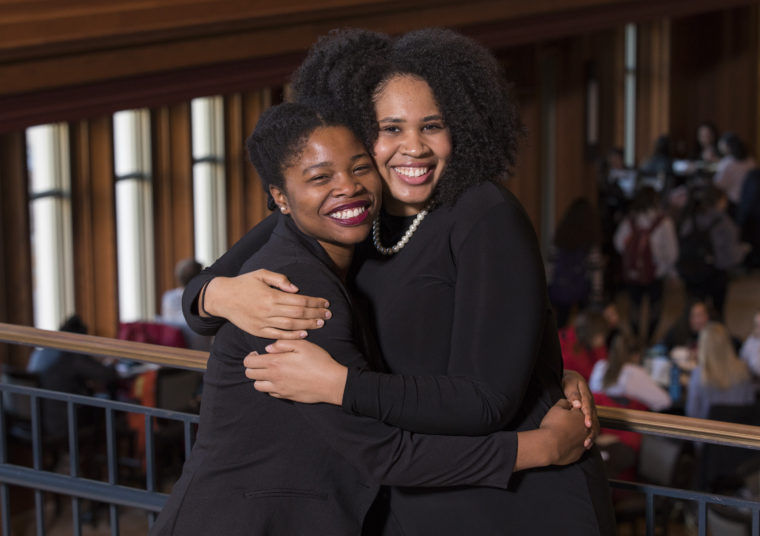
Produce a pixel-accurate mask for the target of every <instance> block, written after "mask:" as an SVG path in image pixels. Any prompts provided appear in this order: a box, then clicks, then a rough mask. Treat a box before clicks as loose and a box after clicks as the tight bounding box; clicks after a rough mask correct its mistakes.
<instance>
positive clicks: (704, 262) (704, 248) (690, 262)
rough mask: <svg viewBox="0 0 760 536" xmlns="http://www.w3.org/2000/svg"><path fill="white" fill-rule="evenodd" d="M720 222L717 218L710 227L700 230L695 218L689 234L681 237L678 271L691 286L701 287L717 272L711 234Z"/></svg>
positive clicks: (692, 220)
mask: <svg viewBox="0 0 760 536" xmlns="http://www.w3.org/2000/svg"><path fill="white" fill-rule="evenodd" d="M718 220H719V218H715V219H714V220H713V221H712V222H710V224H709V225H707V226H706V227H704V228H700V227H699V226H698V225H697V219H696V217H693V218H692V219H691V229H690V230H689V232H688V233H685V234H681V235H680V236H679V240H678V251H679V253H678V262H676V269H677V270H678V273H679V274H680V275H681V277H682V278H683V280H684V281H685V282H686V283H688V284H689V285H701V284H703V283H705V282H706V281H707V280H708V279H710V277H712V276H713V275H714V274H715V272H716V271H717V268H715V251H714V250H713V242H712V238H711V237H710V234H711V232H712V229H713V227H715V225H716V224H717V223H718Z"/></svg>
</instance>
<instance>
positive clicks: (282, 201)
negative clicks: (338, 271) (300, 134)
mask: <svg viewBox="0 0 760 536" xmlns="http://www.w3.org/2000/svg"><path fill="white" fill-rule="evenodd" d="M283 176H284V178H285V184H284V186H285V187H284V189H280V188H278V187H277V186H270V192H271V193H272V197H273V198H274V200H275V202H276V203H277V205H278V206H279V207H280V209H281V210H282V212H283V213H284V214H289V215H290V216H291V217H292V218H293V221H294V222H295V223H296V225H297V226H298V228H299V229H300V230H301V231H302V232H303V233H304V234H307V235H309V236H311V237H313V238H315V239H316V240H317V241H318V242H319V243H320V244H321V245H322V247H323V248H325V251H326V252H327V254H328V255H330V257H331V258H332V260H333V261H334V262H335V263H336V264H337V265H338V266H339V267H341V268H343V267H346V261H347V262H349V263H350V258H351V253H352V252H353V246H354V244H356V243H357V242H361V241H362V240H364V239H365V238H366V237H367V234H368V233H369V230H370V226H371V225H372V220H373V219H374V217H375V216H376V214H377V212H378V210H379V207H380V192H381V183H380V178H379V176H378V174H377V170H376V169H375V166H374V165H373V163H372V159H371V158H370V156H369V154H368V153H367V150H366V149H365V148H364V146H363V145H362V144H361V143H360V142H359V140H358V139H357V138H356V136H354V134H353V133H352V132H351V131H350V130H349V129H347V128H346V127H339V126H335V127H333V126H331V127H321V128H318V129H316V130H315V131H313V132H312V133H311V135H309V138H308V140H307V142H306V144H305V146H304V149H303V151H302V153H301V154H300V156H299V157H298V158H297V159H295V161H294V162H293V163H291V165H289V166H288V167H286V168H285V169H284V170H283Z"/></svg>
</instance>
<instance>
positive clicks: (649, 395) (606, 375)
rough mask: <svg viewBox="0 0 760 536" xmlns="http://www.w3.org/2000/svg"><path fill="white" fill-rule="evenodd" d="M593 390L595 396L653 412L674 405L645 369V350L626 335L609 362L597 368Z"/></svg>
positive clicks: (591, 383) (591, 384)
mask: <svg viewBox="0 0 760 536" xmlns="http://www.w3.org/2000/svg"><path fill="white" fill-rule="evenodd" d="M589 387H591V391H592V392H593V393H604V394H606V395H607V396H610V397H612V398H617V399H620V398H624V399H628V400H636V401H638V402H641V403H642V404H644V405H645V406H646V407H647V408H648V409H651V410H653V411H661V410H663V409H665V408H668V407H670V404H671V400H670V396H669V395H668V393H667V392H666V391H665V390H664V389H663V388H662V387H660V386H659V384H658V383H657V382H655V381H654V380H653V379H652V377H651V376H650V375H649V373H648V372H647V371H646V369H645V368H644V367H642V366H641V349H640V348H639V347H638V345H636V344H635V343H633V341H632V340H631V339H630V338H629V337H627V336H625V335H622V334H621V335H618V336H617V337H615V339H614V340H613V341H612V344H611V346H610V349H609V351H608V355H607V359H602V360H600V361H597V362H596V365H594V371H593V372H592V373H591V379H590V380H589Z"/></svg>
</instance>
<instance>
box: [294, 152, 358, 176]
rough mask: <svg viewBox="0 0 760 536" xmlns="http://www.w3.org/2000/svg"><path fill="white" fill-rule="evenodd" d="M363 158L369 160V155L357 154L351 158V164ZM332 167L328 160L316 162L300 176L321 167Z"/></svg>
mask: <svg viewBox="0 0 760 536" xmlns="http://www.w3.org/2000/svg"><path fill="white" fill-rule="evenodd" d="M364 156H366V157H367V158H369V154H367V153H366V152H364V153H357V154H355V155H354V156H352V157H351V162H356V161H357V160H359V159H360V158H362V157H364ZM332 165H333V163H332V162H331V161H329V160H325V161H324V162H318V163H316V164H313V165H311V166H309V167H307V168H304V170H303V171H302V172H301V174H302V175H306V174H308V173H309V171H311V170H312V169H315V168H321V167H329V166H332Z"/></svg>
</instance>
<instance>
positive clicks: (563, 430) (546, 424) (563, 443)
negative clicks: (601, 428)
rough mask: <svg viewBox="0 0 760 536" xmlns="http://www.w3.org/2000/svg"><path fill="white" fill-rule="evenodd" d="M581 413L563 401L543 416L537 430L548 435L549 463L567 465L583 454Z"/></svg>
mask: <svg viewBox="0 0 760 536" xmlns="http://www.w3.org/2000/svg"><path fill="white" fill-rule="evenodd" d="M583 421H584V416H583V414H582V412H581V411H580V410H579V409H577V408H574V407H572V405H571V403H570V402H569V401H567V400H565V399H562V400H559V401H558V402H557V403H556V404H554V406H552V407H551V408H549V411H548V412H547V413H546V415H544V418H543V420H542V421H541V424H540V426H539V430H541V431H545V432H547V433H548V435H547V442H548V444H549V445H550V447H551V452H552V453H553V454H552V456H551V460H550V461H551V463H552V464H553V465H567V464H569V463H573V462H576V461H578V459H579V458H580V457H581V455H582V454H583V452H584V450H585V449H586V447H585V444H584V443H585V440H586V427H585V426H584V422H583Z"/></svg>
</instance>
